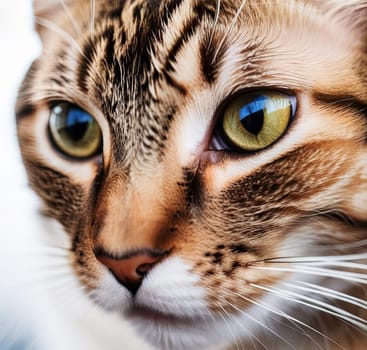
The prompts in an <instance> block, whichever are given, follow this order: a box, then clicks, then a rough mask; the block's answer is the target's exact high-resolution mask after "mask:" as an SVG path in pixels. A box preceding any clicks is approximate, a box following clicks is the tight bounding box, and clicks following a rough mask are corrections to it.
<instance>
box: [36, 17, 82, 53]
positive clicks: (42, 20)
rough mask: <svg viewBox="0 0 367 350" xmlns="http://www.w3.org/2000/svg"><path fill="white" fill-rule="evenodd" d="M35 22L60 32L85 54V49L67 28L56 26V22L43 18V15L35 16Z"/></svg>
mask: <svg viewBox="0 0 367 350" xmlns="http://www.w3.org/2000/svg"><path fill="white" fill-rule="evenodd" d="M34 22H35V23H37V24H39V25H41V26H44V27H46V28H48V29H51V30H52V31H54V32H55V33H57V34H59V35H60V36H61V37H63V38H64V39H65V40H66V41H67V42H69V43H71V44H72V45H73V46H74V47H75V48H76V49H77V50H78V52H79V53H80V54H81V55H82V56H84V53H83V50H82V49H81V48H80V45H79V44H78V42H77V41H76V40H75V39H74V38H73V37H72V36H71V35H70V34H69V33H67V32H66V31H65V30H62V29H61V28H59V27H58V26H56V25H55V24H54V23H52V22H51V21H49V20H47V19H45V18H42V17H38V16H35V17H34Z"/></svg>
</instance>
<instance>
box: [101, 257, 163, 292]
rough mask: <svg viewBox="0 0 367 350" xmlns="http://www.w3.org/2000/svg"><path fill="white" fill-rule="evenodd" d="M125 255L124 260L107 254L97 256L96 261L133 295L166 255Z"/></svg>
mask: <svg viewBox="0 0 367 350" xmlns="http://www.w3.org/2000/svg"><path fill="white" fill-rule="evenodd" d="M125 255H126V258H122V259H115V258H112V257H110V256H108V255H107V254H98V255H97V259H98V260H99V261H100V262H101V263H102V264H103V265H105V266H107V267H108V268H109V270H110V271H111V272H112V273H113V275H114V276H115V278H116V279H117V281H119V282H120V283H121V284H123V285H124V286H125V287H126V288H127V289H129V290H130V291H131V293H133V294H135V293H136V291H137V290H138V289H139V286H140V284H141V281H142V280H143V278H144V276H145V274H146V273H147V272H148V271H149V270H150V269H151V268H152V266H153V265H155V264H156V263H157V262H159V261H160V260H161V259H162V258H163V256H164V255H166V252H160V253H156V252H154V253H150V252H143V253H139V252H138V253H132V254H129V253H128V254H125Z"/></svg>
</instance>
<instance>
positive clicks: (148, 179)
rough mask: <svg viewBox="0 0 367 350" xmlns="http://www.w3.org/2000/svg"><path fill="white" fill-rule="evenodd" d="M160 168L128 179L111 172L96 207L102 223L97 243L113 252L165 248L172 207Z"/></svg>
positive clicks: (97, 234)
mask: <svg viewBox="0 0 367 350" xmlns="http://www.w3.org/2000/svg"><path fill="white" fill-rule="evenodd" d="M162 185H163V181H162V178H161V175H160V173H159V172H156V173H155V174H151V175H150V176H147V175H137V174H135V176H131V177H130V180H129V181H126V180H124V179H121V178H119V177H118V176H115V177H114V176H111V179H110V180H107V182H106V184H105V186H106V189H105V190H104V191H103V192H104V194H103V198H101V200H100V203H99V205H98V207H97V209H96V217H101V216H102V217H103V220H100V221H102V222H103V225H100V226H101V227H100V228H99V229H98V232H95V235H94V237H95V246H97V247H98V246H101V247H102V248H103V249H104V250H106V251H109V252H111V253H116V254H120V253H121V252H124V251H129V250H134V249H141V248H145V247H148V248H152V249H165V248H167V247H166V246H164V235H165V233H166V232H167V229H168V226H169V222H170V216H171V210H170V209H171V208H170V205H169V203H168V202H169V199H168V198H167V196H166V194H165V193H166V191H167V190H166V189H163V188H162Z"/></svg>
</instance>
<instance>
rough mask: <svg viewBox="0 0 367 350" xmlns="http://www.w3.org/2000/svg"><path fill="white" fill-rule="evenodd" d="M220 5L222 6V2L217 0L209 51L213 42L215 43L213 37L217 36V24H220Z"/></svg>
mask: <svg viewBox="0 0 367 350" xmlns="http://www.w3.org/2000/svg"><path fill="white" fill-rule="evenodd" d="M220 5H221V0H217V8H216V10H215V18H214V25H213V29H212V31H211V33H210V39H209V43H208V47H207V49H209V48H210V47H211V45H212V42H213V37H214V34H215V29H216V28H217V24H218V20H219V14H220Z"/></svg>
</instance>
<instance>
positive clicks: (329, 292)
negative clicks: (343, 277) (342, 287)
mask: <svg viewBox="0 0 367 350" xmlns="http://www.w3.org/2000/svg"><path fill="white" fill-rule="evenodd" d="M298 283H300V284H303V285H305V286H308V287H301V286H297V287H296V286H294V287H295V288H299V289H303V288H304V290H305V291H310V292H312V293H317V294H320V295H324V296H327V297H331V298H333V299H336V300H341V301H344V302H346V303H349V304H353V305H356V306H358V307H360V308H363V309H367V301H365V300H362V299H359V298H356V297H353V296H351V295H348V294H345V293H342V292H338V291H336V290H333V289H330V288H326V287H322V286H319V285H317V284H313V283H309V282H303V281H298Z"/></svg>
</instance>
